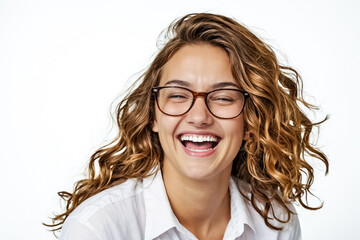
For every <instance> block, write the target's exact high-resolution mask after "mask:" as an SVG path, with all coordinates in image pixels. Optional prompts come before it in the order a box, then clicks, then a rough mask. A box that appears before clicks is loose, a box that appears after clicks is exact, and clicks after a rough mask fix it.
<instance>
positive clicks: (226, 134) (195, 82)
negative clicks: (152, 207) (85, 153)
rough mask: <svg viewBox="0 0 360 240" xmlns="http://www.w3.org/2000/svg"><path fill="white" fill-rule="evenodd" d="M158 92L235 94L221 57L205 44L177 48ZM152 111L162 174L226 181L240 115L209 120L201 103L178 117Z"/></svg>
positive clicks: (237, 141) (239, 131) (237, 138)
mask: <svg viewBox="0 0 360 240" xmlns="http://www.w3.org/2000/svg"><path fill="white" fill-rule="evenodd" d="M159 86H181V87H186V88H189V89H191V90H192V91H196V92H209V91H211V90H214V89H217V88H219V87H221V88H229V89H230V88H231V89H234V88H238V87H237V86H238V84H237V83H236V81H235V79H234V77H233V76H232V73H231V66H230V62H229V58H228V56H227V55H226V53H225V52H224V51H223V50H222V49H221V48H218V47H214V46H210V45H206V44H198V45H186V46H184V47H182V48H180V49H179V50H178V51H177V52H176V53H175V54H174V55H173V56H172V57H171V58H170V60H169V61H168V62H167V63H166V64H165V66H164V68H163V71H162V76H161V79H160V83H159ZM155 109H156V110H155V116H156V117H155V121H154V123H153V131H154V132H157V133H158V135H159V139H160V143H161V147H162V149H163V151H164V164H163V172H166V174H167V175H168V176H173V177H176V178H190V179H198V180H205V179H210V178H217V177H224V176H230V174H231V167H232V162H233V159H234V158H235V156H236V155H237V153H238V151H239V149H240V146H241V143H242V140H243V135H244V119H243V114H241V115H239V116H238V117H236V118H232V119H219V118H217V117H214V116H213V115H212V114H211V113H210V112H209V110H208V109H207V107H206V104H205V100H204V98H202V97H199V98H197V100H196V101H195V103H194V105H193V106H192V108H191V109H190V111H188V112H187V113H186V114H184V115H182V116H168V115H165V114H164V113H162V112H161V111H160V110H159V109H158V107H155Z"/></svg>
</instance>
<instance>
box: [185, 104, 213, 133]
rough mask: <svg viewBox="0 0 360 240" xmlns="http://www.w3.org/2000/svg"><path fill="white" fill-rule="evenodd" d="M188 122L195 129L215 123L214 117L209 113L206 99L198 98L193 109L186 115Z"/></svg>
mask: <svg viewBox="0 0 360 240" xmlns="http://www.w3.org/2000/svg"><path fill="white" fill-rule="evenodd" d="M186 121H187V122H188V123H189V124H191V125H193V126H195V127H205V126H208V125H210V124H211V123H212V122H213V116H212V115H211V113H210V112H209V110H208V108H207V106H206V103H205V98H204V97H198V98H197V99H196V100H195V102H194V105H193V106H192V108H191V109H190V110H189V112H188V113H187V114H186Z"/></svg>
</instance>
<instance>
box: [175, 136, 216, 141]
mask: <svg viewBox="0 0 360 240" xmlns="http://www.w3.org/2000/svg"><path fill="white" fill-rule="evenodd" d="M180 140H181V141H191V142H217V138H216V137H214V136H202V135H182V136H181V138H180Z"/></svg>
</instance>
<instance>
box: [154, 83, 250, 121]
mask: <svg viewBox="0 0 360 240" xmlns="http://www.w3.org/2000/svg"><path fill="white" fill-rule="evenodd" d="M163 88H181V89H184V90H187V91H189V92H191V93H192V95H193V99H192V103H191V105H190V107H189V109H188V110H187V111H186V112H184V113H182V114H176V115H174V114H168V113H166V112H164V111H163V110H162V109H161V108H160V106H159V101H158V93H159V91H160V90H161V89H163ZM220 90H233V91H238V92H240V93H242V94H243V96H244V104H243V106H242V108H241V111H240V113H239V114H238V115H236V116H235V117H231V118H224V117H219V116H217V115H215V114H214V113H213V112H212V111H211V109H210V107H209V105H208V101H207V97H208V95H209V94H210V93H213V92H216V91H220ZM152 94H153V95H154V97H155V102H156V105H157V106H158V108H159V110H160V111H161V112H162V113H163V114H165V115H168V116H173V117H178V116H182V115H184V114H186V113H187V112H189V111H190V109H191V108H192V107H193V106H194V103H195V101H196V99H197V98H198V97H203V98H204V101H205V105H206V107H207V109H208V110H209V112H210V113H211V114H212V115H213V116H214V117H217V118H219V119H232V118H236V117H238V116H239V115H240V114H241V113H242V112H243V110H244V106H245V102H246V99H247V98H248V97H249V93H248V92H246V91H243V90H240V89H233V88H217V89H214V90H211V91H210V92H194V91H192V90H190V89H188V88H185V87H177V86H157V87H153V88H152Z"/></svg>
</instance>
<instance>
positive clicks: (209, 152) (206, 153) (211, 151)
mask: <svg viewBox="0 0 360 240" xmlns="http://www.w3.org/2000/svg"><path fill="white" fill-rule="evenodd" d="M179 141H180V140H179ZM180 145H181V147H182V148H183V149H184V151H185V153H186V154H188V155H190V156H192V157H208V156H210V155H212V154H214V152H215V151H216V148H217V146H218V145H219V143H218V145H216V147H214V148H211V149H209V150H207V151H204V152H196V151H191V150H190V149H188V148H186V147H185V146H184V145H183V144H182V143H181V142H180Z"/></svg>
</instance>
